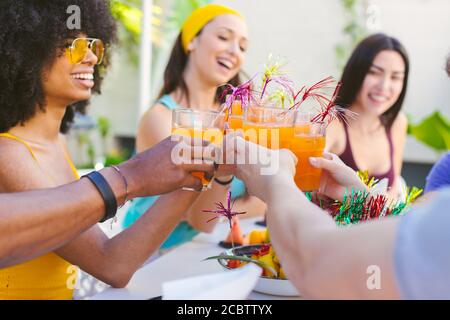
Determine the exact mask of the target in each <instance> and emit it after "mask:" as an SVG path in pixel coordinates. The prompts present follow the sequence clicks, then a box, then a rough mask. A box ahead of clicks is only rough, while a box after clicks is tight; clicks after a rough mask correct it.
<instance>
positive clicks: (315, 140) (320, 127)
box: [289, 114, 326, 191]
mask: <svg viewBox="0 0 450 320" xmlns="http://www.w3.org/2000/svg"><path fill="white" fill-rule="evenodd" d="M310 119H311V116H310V115H308V114H298V115H297V117H296V121H295V124H294V135H293V137H292V140H291V141H290V142H289V149H290V150H291V151H292V152H293V153H294V154H295V156H296V157H297V159H298V162H297V166H296V173H295V177H294V180H295V183H296V184H297V186H298V187H299V189H300V190H302V191H314V190H318V189H319V187H320V178H321V175H322V170H321V169H318V168H315V167H313V166H311V164H310V163H309V158H310V157H322V156H323V151H324V149H325V129H326V126H325V124H324V123H322V122H320V123H316V122H311V121H310Z"/></svg>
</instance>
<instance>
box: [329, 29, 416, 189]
mask: <svg viewBox="0 0 450 320" xmlns="http://www.w3.org/2000/svg"><path fill="white" fill-rule="evenodd" d="M408 74H409V59H408V55H407V53H406V50H405V49H404V47H403V46H402V44H401V43H400V42H399V41H398V40H397V39H395V38H393V37H389V36H387V35H385V34H381V33H380V34H375V35H372V36H369V37H367V38H366V39H364V40H363V41H361V42H360V43H359V44H358V46H357V47H356V48H355V50H354V51H353V53H352V55H351V57H350V59H349V60H348V62H347V64H346V66H345V68H344V72H343V74H342V78H341V82H342V87H341V88H340V91H339V95H338V97H337V99H336V103H337V104H338V105H340V106H342V107H344V108H348V109H349V110H351V111H353V112H355V113H356V114H357V115H356V117H353V118H348V119H347V122H339V121H334V122H333V123H331V124H330V126H329V127H328V129H327V149H328V151H329V152H332V153H335V154H337V155H339V157H340V158H341V159H342V160H343V161H344V163H345V164H347V165H348V166H350V167H351V168H353V169H354V170H367V171H368V172H369V175H370V176H373V177H375V178H376V179H379V180H381V179H384V178H386V179H388V187H389V194H390V195H391V196H393V197H396V196H397V195H398V194H399V190H400V187H399V177H400V173H401V168H402V157H403V149H404V144H405V139H406V133H407V118H406V116H405V115H404V114H403V113H401V112H400V110H401V108H402V105H403V101H404V98H405V94H406V88H407V83H408Z"/></svg>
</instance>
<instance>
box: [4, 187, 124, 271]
mask: <svg viewBox="0 0 450 320" xmlns="http://www.w3.org/2000/svg"><path fill="white" fill-rule="evenodd" d="M109 183H110V185H111V186H112V189H113V191H114V193H115V194H116V195H117V196H118V197H123V196H124V194H122V193H121V189H123V188H122V187H121V185H120V181H118V182H116V183H113V181H111V180H109ZM0 203H1V209H0V268H5V267H8V266H12V265H15V264H19V263H22V262H25V261H27V260H30V259H32V258H35V257H38V256H40V255H42V254H45V253H48V252H50V251H52V250H54V249H55V248H57V247H59V246H61V245H62V244H65V243H67V242H68V241H70V240H72V239H73V238H75V237H76V236H77V235H78V234H80V233H81V232H83V231H85V230H87V229H88V228H89V227H91V226H92V225H93V224H95V223H97V222H98V221H99V220H100V219H101V218H102V217H103V214H104V205H103V200H102V198H101V197H100V194H99V193H98V192H97V191H96V190H95V187H94V186H93V185H92V184H91V183H90V182H89V181H87V180H85V179H83V180H80V181H77V182H74V183H71V184H68V185H66V186H62V187H59V188H54V189H49V190H38V191H30V192H23V193H10V194H1V195H0Z"/></svg>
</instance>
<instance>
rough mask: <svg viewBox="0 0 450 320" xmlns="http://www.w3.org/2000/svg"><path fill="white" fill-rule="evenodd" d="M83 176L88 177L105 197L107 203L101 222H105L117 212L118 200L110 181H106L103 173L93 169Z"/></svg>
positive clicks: (104, 200)
mask: <svg viewBox="0 0 450 320" xmlns="http://www.w3.org/2000/svg"><path fill="white" fill-rule="evenodd" d="M81 178H88V179H89V180H90V181H91V182H92V184H93V185H94V186H95V187H96V188H97V190H98V192H99V193H100V195H101V196H102V198H103V202H104V203H105V215H104V216H103V218H102V219H101V220H100V221H99V222H105V221H106V220H109V219H112V218H114V217H115V216H116V213H117V200H116V196H115V195H114V192H113V191H112V189H111V187H110V185H109V183H108V181H106V179H105V178H104V177H103V176H102V175H101V173H99V172H97V171H92V172H91V173H88V174H87V175H84V176H82V177H81Z"/></svg>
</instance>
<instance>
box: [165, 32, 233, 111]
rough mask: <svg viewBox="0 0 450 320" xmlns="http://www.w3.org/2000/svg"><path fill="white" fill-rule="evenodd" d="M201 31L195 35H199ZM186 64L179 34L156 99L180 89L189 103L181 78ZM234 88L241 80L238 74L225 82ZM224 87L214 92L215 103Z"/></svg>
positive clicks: (186, 60) (185, 87)
mask: <svg viewBox="0 0 450 320" xmlns="http://www.w3.org/2000/svg"><path fill="white" fill-rule="evenodd" d="M201 32H202V30H200V32H199V33H198V34H197V36H198V35H200V34H201ZM187 62H188V55H187V54H186V53H185V52H184V50H183V45H182V42H181V32H180V34H179V35H178V37H177V39H176V40H175V44H174V45H173V48H172V52H171V53H170V57H169V61H168V62H167V65H166V69H165V70H164V83H163V86H162V89H161V91H160V92H159V95H158V99H159V98H161V97H162V96H163V95H165V94H170V93H172V92H173V91H175V90H176V89H178V88H179V89H180V90H181V93H182V94H183V95H185V96H186V99H187V101H188V103H189V104H190V101H189V89H188V87H187V85H186V82H185V81H184V78H183V72H184V70H185V69H186V65H187ZM227 83H228V84H231V85H232V86H234V87H237V86H238V85H240V84H241V79H240V75H239V73H238V74H237V75H235V76H234V77H233V78H232V79H230V81H228V82H227ZM225 88H226V86H221V87H219V88H217V90H216V97H215V102H217V103H220V102H222V101H220V98H221V97H222V93H223V91H224V90H225Z"/></svg>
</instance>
